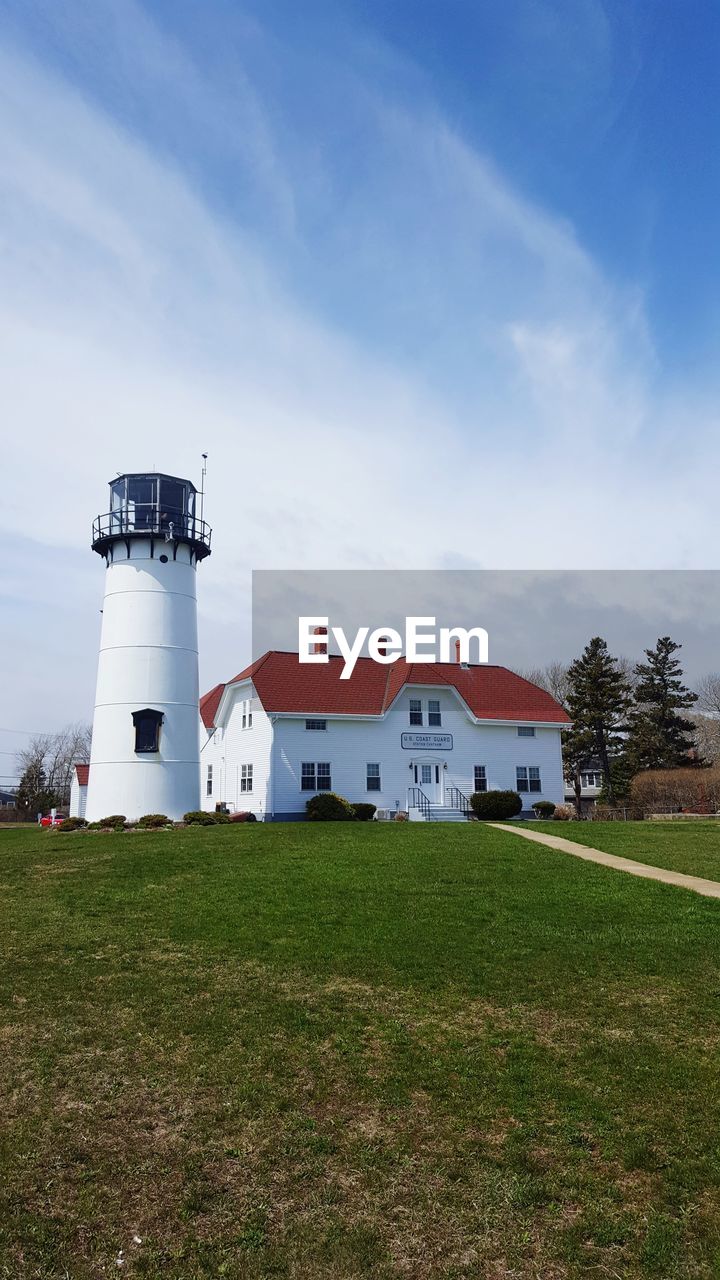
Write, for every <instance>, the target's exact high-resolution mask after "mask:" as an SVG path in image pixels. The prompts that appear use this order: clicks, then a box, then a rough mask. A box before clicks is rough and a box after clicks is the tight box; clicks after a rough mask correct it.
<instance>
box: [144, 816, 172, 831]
mask: <svg viewBox="0 0 720 1280" xmlns="http://www.w3.org/2000/svg"><path fill="white" fill-rule="evenodd" d="M169 822H170V819H169V818H168V817H167V815H166V814H164V813H144V814H143V816H142V818H138V820H137V825H138V826H139V827H143V828H148V827H150V828H152V827H167V826H168V824H169Z"/></svg>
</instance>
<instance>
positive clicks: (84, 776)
mask: <svg viewBox="0 0 720 1280" xmlns="http://www.w3.org/2000/svg"><path fill="white" fill-rule="evenodd" d="M75 772H76V774H77V780H78V782H79V783H80V786H81V787H86V786H87V784H88V778H89V777H90V765H89V764H76V765H75Z"/></svg>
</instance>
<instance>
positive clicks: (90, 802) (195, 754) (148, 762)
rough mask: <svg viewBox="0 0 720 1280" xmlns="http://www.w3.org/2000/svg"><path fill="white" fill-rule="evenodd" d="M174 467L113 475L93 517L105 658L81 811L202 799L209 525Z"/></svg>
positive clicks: (175, 811) (92, 814)
mask: <svg viewBox="0 0 720 1280" xmlns="http://www.w3.org/2000/svg"><path fill="white" fill-rule="evenodd" d="M196 499H197V490H196V489H195V486H194V485H193V484H191V483H190V481H189V480H178V479H177V478H176V477H175V476H166V475H160V474H157V473H151V474H144V475H140V474H137V475H136V474H133V475H123V476H119V477H118V478H117V480H111V482H110V511H109V512H108V513H107V515H102V516H98V518H97V519H96V520H95V522H94V525H93V542H92V546H93V551H97V552H98V554H99V555H101V556H102V557H103V559H104V560H105V564H106V566H107V570H106V574H105V601H104V605H103V621H102V635H101V639H100V659H99V664H98V677H97V691H96V696H95V715H94V718H93V739H92V752H91V756H90V776H89V780H88V793H87V807H86V811H85V816H86V817H87V818H88V820H89V821H90V822H96V821H98V820H99V819H100V818H103V817H107V816H108V815H110V814H116V813H117V814H124V815H125V816H126V817H127V818H128V820H130V821H132V820H134V819H136V818H139V817H141V816H142V815H143V814H146V813H165V814H167V816H168V818H172V819H174V820H177V819H179V818H182V816H183V814H184V813H186V812H187V811H188V810H190V809H199V808H200V739H199V717H198V642H197V595H196V577H197V566H198V563H199V561H200V560H203V559H204V558H205V556H208V555H209V554H210V529H209V528H208V526H207V525H206V524H205V523H204V522H203V520H202V519H200V518H199V516H197V515H196V512H195V505H196Z"/></svg>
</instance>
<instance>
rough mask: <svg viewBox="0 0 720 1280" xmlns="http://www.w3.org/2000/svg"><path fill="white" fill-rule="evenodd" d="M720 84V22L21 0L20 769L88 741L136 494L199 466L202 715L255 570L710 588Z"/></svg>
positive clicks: (10, 312) (10, 120) (9, 381)
mask: <svg viewBox="0 0 720 1280" xmlns="http://www.w3.org/2000/svg"><path fill="white" fill-rule="evenodd" d="M719 57H720V8H718V6H717V4H715V3H714V2H713V3H711V2H710V0H664V2H663V4H661V5H651V4H647V3H646V2H645V0H642V2H639V0H304V3H303V4H302V5H299V4H297V2H296V0H202V2H201V0H145V3H140V2H139V0H93V3H92V4H91V5H88V4H87V3H86V0H63V4H62V5H59V4H57V3H56V0H0V389H1V391H2V405H3V430H2V462H3V475H4V479H5V484H4V494H3V503H2V506H1V507H0V526H1V527H2V533H3V539H4V552H5V554H4V556H3V558H2V567H1V568H0V583H1V586H0V592H1V596H2V616H1V618H0V645H1V650H2V655H3V662H2V674H3V702H4V707H3V713H2V716H0V721H1V724H0V728H2V729H3V734H4V735H5V736H3V735H2V734H0V750H2V751H3V752H5V753H6V754H5V755H4V756H0V760H3V759H4V760H5V761H7V762H8V765H7V767H8V771H9V772H10V771H11V769H12V763H11V762H12V755H11V751H12V750H13V749H14V747H15V745H16V744H17V742H18V741H20V740H21V738H20V736H19V735H21V734H22V733H26V732H27V731H40V730H45V729H52V728H57V727H59V726H61V725H62V724H65V723H67V722H68V721H74V720H79V719H88V718H89V717H90V715H91V710H92V702H93V693H94V682H95V669H96V660H97V645H98V637H99V609H100V606H101V597H102V575H103V566H102V562H101V561H100V559H99V558H98V557H97V556H94V555H93V553H92V552H91V550H90V547H89V541H90V528H91V523H92V519H93V517H94V516H95V515H97V514H98V513H99V512H102V511H104V510H106V508H107V482H108V480H109V479H110V478H111V477H112V476H114V475H115V474H116V472H118V471H133V470H146V469H149V468H152V467H157V468H158V469H159V470H163V471H165V472H171V473H174V474H178V475H181V476H187V477H189V478H191V479H193V480H195V481H196V482H197V481H198V480H199V476H200V465H201V463H200V455H201V453H202V452H203V451H206V452H207V453H208V455H209V459H208V480H207V498H206V508H205V510H206V516H207V518H208V519H209V521H210V523H211V524H212V525H213V529H214V533H213V547H214V550H213V555H212V556H211V557H210V559H209V560H208V561H206V562H205V563H204V564H203V565H202V566H201V567H200V570H199V574H200V579H201V581H200V583H199V590H200V636H201V683H202V684H203V686H204V687H208V686H210V685H212V684H214V683H216V682H217V681H218V680H220V679H225V678H227V677H228V676H229V675H231V674H233V673H234V672H236V671H237V670H239V669H240V668H241V667H242V666H243V664H244V662H245V661H246V660H247V657H248V655H249V651H250V575H251V570H252V569H283V570H286V569H350V568H351V569H393V568H396V569H508V568H514V569H554V570H557V569H563V568H566V569H584V570H589V569H593V568H603V569H610V568H649V569H666V568H667V569H694V568H707V569H711V568H713V567H714V564H715V544H716V518H715V515H716V508H717V501H718V499H717V492H718V473H719V471H720V468H719V466H718V464H719V462H720V431H719V430H718V427H720V421H719V418H720V414H719V412H718V404H720V398H719V397H718V386H717V383H718V379H719V376H720V375H719V373H718V362H717V360H716V351H717V346H718V337H719V330H720V311H719V303H718V299H719V297H720V294H719V293H718V276H719V275H720V263H719V262H718V247H717V234H716V209H717V206H718V198H719V197H720V159H719V157H718V148H717V145H716V134H717V121H718V100H719V91H718V88H717V75H716V67H717V65H718V59H719ZM680 638H681V637H680ZM7 730H13V731H15V736H12V735H9V734H8V733H7ZM4 768H5V766H3V765H1V764H0V774H2V773H3V771H4ZM0 785H2V783H1V781H0Z"/></svg>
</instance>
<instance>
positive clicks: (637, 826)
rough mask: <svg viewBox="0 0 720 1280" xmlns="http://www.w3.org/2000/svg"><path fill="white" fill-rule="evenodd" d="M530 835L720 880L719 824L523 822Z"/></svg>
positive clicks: (690, 822) (698, 821) (693, 821)
mask: <svg viewBox="0 0 720 1280" xmlns="http://www.w3.org/2000/svg"><path fill="white" fill-rule="evenodd" d="M522 825H523V826H525V827H528V829H529V830H531V831H546V832H549V834H550V835H554V836H564V837H565V839H566V840H574V841H575V842H576V843H577V844H589V845H592V846H593V848H595V849H602V850H603V851H604V852H605V853H616V854H617V855H618V856H619V857H621V858H633V859H634V860H635V861H636V862H647V863H649V864H650V865H652V866H654V867H667V868H668V869H669V870H670V871H683V872H684V873H685V874H686V875H689V876H705V877H706V878H707V879H708V880H720V821H713V820H709V821H708V822H703V821H702V820H695V819H693V820H691V821H688V822H682V821H675V822H534V821H533V822H524V823H523V824H522Z"/></svg>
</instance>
